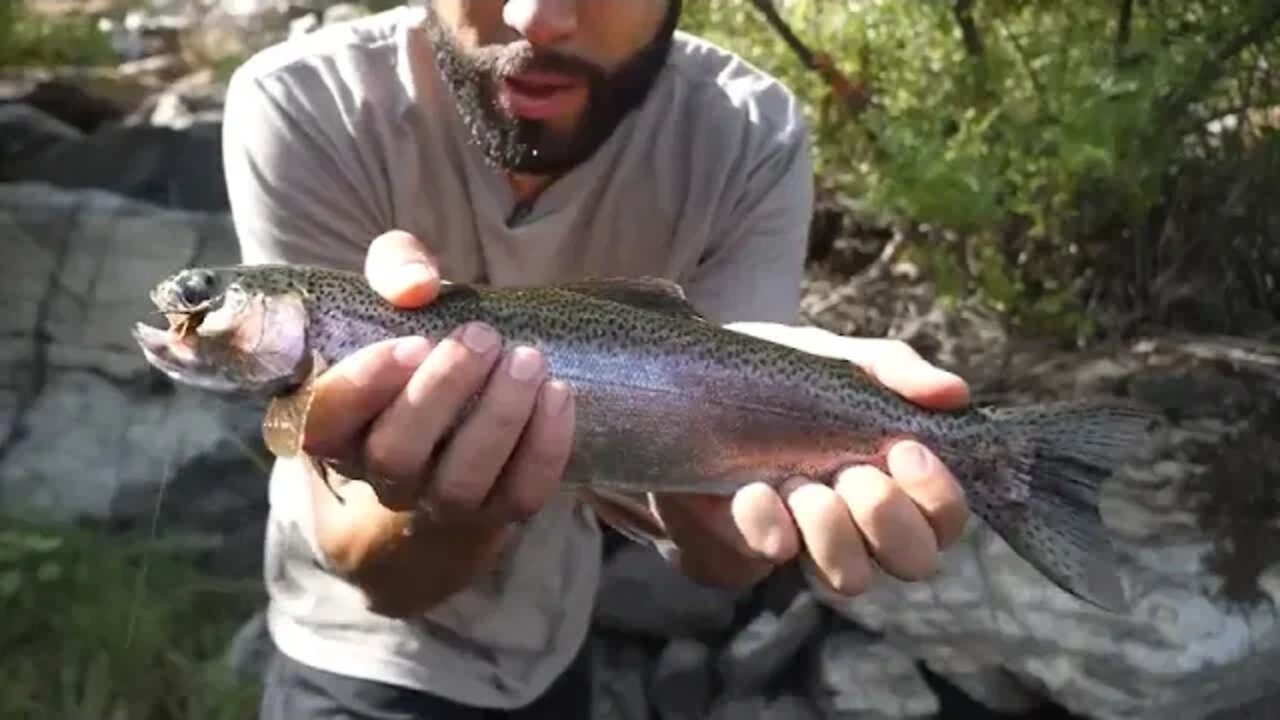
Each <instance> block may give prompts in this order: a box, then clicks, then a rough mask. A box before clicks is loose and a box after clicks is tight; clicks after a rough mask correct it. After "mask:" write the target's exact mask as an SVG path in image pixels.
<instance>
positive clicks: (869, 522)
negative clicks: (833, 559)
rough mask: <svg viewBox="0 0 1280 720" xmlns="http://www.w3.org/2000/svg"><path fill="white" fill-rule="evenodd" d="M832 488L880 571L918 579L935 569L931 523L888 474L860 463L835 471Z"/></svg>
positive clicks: (935, 544) (934, 549)
mask: <svg viewBox="0 0 1280 720" xmlns="http://www.w3.org/2000/svg"><path fill="white" fill-rule="evenodd" d="M835 492H836V493H838V494H839V495H840V497H841V498H842V499H843V500H844V502H845V504H846V505H847V506H848V508H849V511H850V513H851V514H852V515H853V519H854V521H855V522H857V524H858V529H859V530H860V531H861V532H862V537H863V538H864V539H865V540H866V543H867V547H868V549H870V550H871V553H872V555H874V556H875V559H876V562H877V563H878V564H879V565H880V567H882V568H884V570H885V572H887V573H889V574H890V575H893V576H894V577H897V578H899V579H901V580H922V579H924V578H927V577H931V576H932V575H933V574H934V573H936V572H937V570H938V561H939V558H938V542H937V539H936V538H935V536H934V531H933V527H932V526H930V525H929V522H928V521H927V520H925V518H924V515H922V514H921V512H920V510H919V508H917V507H916V506H915V504H914V503H912V502H911V498H909V497H908V496H907V494H906V493H905V492H903V490H902V488H900V487H898V485H897V483H895V482H894V481H893V479H892V478H890V477H889V476H887V475H885V474H884V473H882V472H880V471H879V470H878V469H876V468H874V467H871V466H869V465H860V466H856V467H852V468H849V469H848V470H845V471H844V472H842V473H841V474H840V476H839V478H838V479H837V481H836V487H835Z"/></svg>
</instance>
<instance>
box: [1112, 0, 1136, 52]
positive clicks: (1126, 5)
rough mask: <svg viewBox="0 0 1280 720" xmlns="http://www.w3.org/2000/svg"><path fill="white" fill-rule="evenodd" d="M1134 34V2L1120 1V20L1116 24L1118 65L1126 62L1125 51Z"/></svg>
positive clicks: (1129, 0)
mask: <svg viewBox="0 0 1280 720" xmlns="http://www.w3.org/2000/svg"><path fill="white" fill-rule="evenodd" d="M1132 34H1133V0H1120V18H1119V21H1118V22H1117V23H1116V45H1115V53H1116V54H1115V60H1116V64H1119V63H1121V62H1124V51H1125V48H1127V47H1128V46H1129V38H1130V36H1132Z"/></svg>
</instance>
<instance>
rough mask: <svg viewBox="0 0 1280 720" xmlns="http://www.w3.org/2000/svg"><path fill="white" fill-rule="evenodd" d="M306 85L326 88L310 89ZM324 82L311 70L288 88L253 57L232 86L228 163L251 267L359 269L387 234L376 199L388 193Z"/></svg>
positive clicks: (225, 143)
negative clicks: (258, 67)
mask: <svg viewBox="0 0 1280 720" xmlns="http://www.w3.org/2000/svg"><path fill="white" fill-rule="evenodd" d="M308 82H310V83H311V84H313V85H315V84H317V83H319V84H320V85H321V86H318V87H316V88H313V90H315V91H310V90H308V89H307V88H306V85H307V83H308ZM322 85H323V80H322V78H320V77H319V75H318V73H316V72H315V71H314V70H313V69H309V68H301V69H295V70H294V71H291V72H290V77H289V78H288V80H287V81H286V80H285V79H283V78H280V77H277V76H274V75H271V74H262V73H260V72H258V71H257V70H256V67H255V63H254V62H253V61H252V60H250V61H249V62H248V63H246V64H244V65H242V66H241V67H240V68H238V69H237V71H236V73H235V74H234V75H233V76H232V78H231V80H230V82H229V83H228V87H227V96H226V103H225V110H224V120H223V136H222V148H223V150H222V152H223V164H224V167H225V171H224V172H225V177H226V182H227V193H228V196H229V198H230V205H231V216H232V220H233V223H234V225H235V229H236V233H237V235H238V239H239V244H240V252H241V257H242V261H243V262H245V263H251V264H258V263H275V262H284V263H306V264H316V265H327V266H331V267H344V268H346V269H352V270H359V269H360V266H361V263H362V262H363V258H364V253H365V250H366V249H367V247H368V245H369V243H370V241H372V240H373V238H374V237H376V236H377V235H378V234H380V233H382V232H384V231H385V230H386V229H387V225H388V219H387V218H388V216H389V213H388V212H387V211H386V209H385V207H384V206H385V204H386V203H385V201H380V200H379V198H380V197H385V194H384V193H385V192H386V189H385V188H383V187H380V182H379V178H378V177H377V173H376V172H369V170H368V168H367V167H365V166H364V165H362V159H361V157H360V156H359V154H358V153H357V149H356V148H355V143H354V141H353V140H352V138H351V133H350V132H344V131H345V130H347V128H348V127H349V122H348V121H347V119H346V118H344V117H342V114H341V110H340V108H339V107H338V105H337V103H336V102H335V101H334V100H333V99H332V95H331V94H330V93H327V92H324V89H323V87H322ZM366 164H367V163H366ZM381 184H385V182H383V183H381Z"/></svg>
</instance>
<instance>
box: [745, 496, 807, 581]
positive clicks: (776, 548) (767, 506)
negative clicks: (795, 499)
mask: <svg viewBox="0 0 1280 720" xmlns="http://www.w3.org/2000/svg"><path fill="white" fill-rule="evenodd" d="M729 510H730V512H731V513H732V516H733V528H734V529H735V532H734V533H733V536H734V537H735V538H737V537H741V540H742V542H743V543H745V545H746V549H748V550H750V551H751V552H753V553H756V554H757V555H760V556H761V557H763V558H766V559H768V560H770V561H772V562H775V563H784V562H787V561H788V560H790V559H791V558H793V557H795V555H796V553H798V552H800V534H799V532H798V531H797V530H796V526H795V522H794V521H793V520H792V518H791V513H790V512H788V510H787V506H786V503H785V501H784V500H783V498H782V496H781V495H779V494H778V492H777V491H776V490H774V489H773V488H772V487H770V486H769V485H767V484H765V483H752V484H750V485H747V486H746V487H744V488H742V489H741V490H739V491H738V492H736V493H734V496H733V502H732V504H731V505H730V507H729Z"/></svg>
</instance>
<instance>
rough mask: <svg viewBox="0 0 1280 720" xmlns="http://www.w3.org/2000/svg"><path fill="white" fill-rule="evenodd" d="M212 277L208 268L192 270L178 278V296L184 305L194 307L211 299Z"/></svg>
mask: <svg viewBox="0 0 1280 720" xmlns="http://www.w3.org/2000/svg"><path fill="white" fill-rule="evenodd" d="M213 287H214V278H213V273H211V272H209V271H208V270H193V271H191V272H188V273H185V274H184V275H183V276H182V278H181V279H179V280H178V296H179V297H180V298H181V299H182V302H183V304H184V305H187V306H188V307H196V306H198V305H203V304H204V303H207V302H209V301H210V300H212V299H213Z"/></svg>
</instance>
